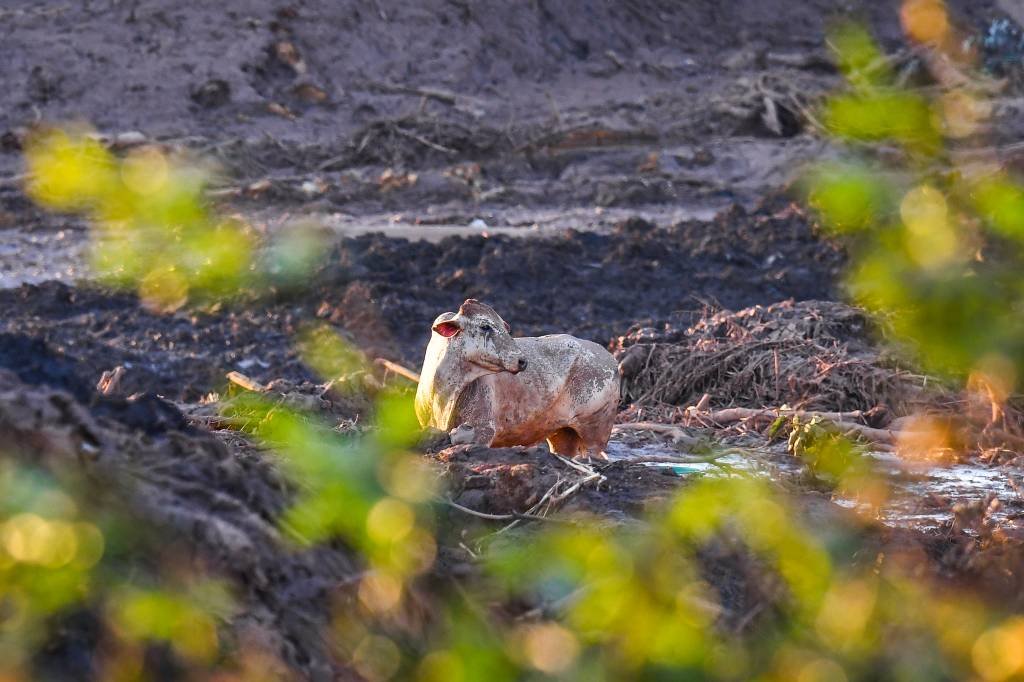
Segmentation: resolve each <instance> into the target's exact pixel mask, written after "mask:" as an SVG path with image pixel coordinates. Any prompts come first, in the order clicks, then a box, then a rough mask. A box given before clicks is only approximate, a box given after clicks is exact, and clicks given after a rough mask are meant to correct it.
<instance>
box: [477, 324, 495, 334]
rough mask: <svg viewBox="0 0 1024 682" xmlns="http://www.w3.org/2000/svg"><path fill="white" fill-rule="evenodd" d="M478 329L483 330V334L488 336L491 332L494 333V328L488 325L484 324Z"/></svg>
mask: <svg viewBox="0 0 1024 682" xmlns="http://www.w3.org/2000/svg"><path fill="white" fill-rule="evenodd" d="M480 328H481V329H483V330H484V332H485V333H487V334H490V333H491V332H493V331H494V327H492V326H491V325H489V324H485V325H483V326H482V327H480Z"/></svg>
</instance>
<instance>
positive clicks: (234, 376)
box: [227, 371, 267, 393]
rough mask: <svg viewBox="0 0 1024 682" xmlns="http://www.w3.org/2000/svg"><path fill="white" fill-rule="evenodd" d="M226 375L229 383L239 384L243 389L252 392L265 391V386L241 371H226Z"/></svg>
mask: <svg viewBox="0 0 1024 682" xmlns="http://www.w3.org/2000/svg"><path fill="white" fill-rule="evenodd" d="M227 377H228V381H230V382H231V383H233V384H235V385H237V386H241V387H242V388H244V389H245V390H247V391H252V392H253V393H265V392H266V390H267V387H266V386H264V385H263V384H261V383H260V382H258V381H256V380H255V379H250V378H249V377H247V376H245V375H244V374H242V373H241V372H234V371H232V372H228V374H227Z"/></svg>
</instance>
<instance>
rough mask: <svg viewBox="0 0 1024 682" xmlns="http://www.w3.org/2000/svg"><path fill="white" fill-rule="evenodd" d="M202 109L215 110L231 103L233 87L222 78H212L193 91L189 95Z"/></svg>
mask: <svg viewBox="0 0 1024 682" xmlns="http://www.w3.org/2000/svg"><path fill="white" fill-rule="evenodd" d="M189 96H190V97H191V98H192V101H193V102H195V103H196V104H198V105H199V106H201V107H205V108H207V109H214V108H216V107H220V106H224V105H225V104H227V103H228V102H229V101H231V86H230V85H228V82H227V81H226V80H223V79H221V78H211V79H210V80H208V81H206V82H205V83H203V84H201V85H199V86H197V87H195V88H193V89H192V92H191V93H190V95H189Z"/></svg>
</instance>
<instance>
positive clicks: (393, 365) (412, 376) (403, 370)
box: [376, 358, 420, 384]
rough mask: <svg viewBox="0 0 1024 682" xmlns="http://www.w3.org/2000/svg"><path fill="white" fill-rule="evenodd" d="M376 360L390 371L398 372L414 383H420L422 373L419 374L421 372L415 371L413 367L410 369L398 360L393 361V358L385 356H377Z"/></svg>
mask: <svg viewBox="0 0 1024 682" xmlns="http://www.w3.org/2000/svg"><path fill="white" fill-rule="evenodd" d="M376 362H377V364H378V365H380V366H381V367H383V368H384V369H386V370H388V371H389V372H392V373H394V374H397V375H398V376H400V377H404V378H406V379H408V380H409V381H411V382H412V383H414V384H418V383H419V382H420V375H419V373H417V372H414V371H412V370H411V369H409V368H407V367H403V366H402V365H400V364H398V363H397V362H392V361H391V360H385V359H384V358H377V360H376Z"/></svg>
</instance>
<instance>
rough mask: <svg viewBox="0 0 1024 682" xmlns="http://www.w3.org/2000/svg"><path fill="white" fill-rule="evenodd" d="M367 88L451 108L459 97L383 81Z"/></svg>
mask: <svg viewBox="0 0 1024 682" xmlns="http://www.w3.org/2000/svg"><path fill="white" fill-rule="evenodd" d="M367 87H368V88H369V89H370V90H379V91H381V92H385V93H388V94H392V95H416V96H418V97H427V98H429V99H434V100H437V101H438V102H443V103H444V104H450V105H453V106H454V105H455V103H456V102H457V101H458V98H459V97H460V96H459V95H456V94H455V93H454V92H449V91H448V90H442V89H440V88H417V87H413V86H411V85H398V84H396V83H388V82H385V81H373V82H371V83H368V84H367ZM467 99H468V98H467Z"/></svg>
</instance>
